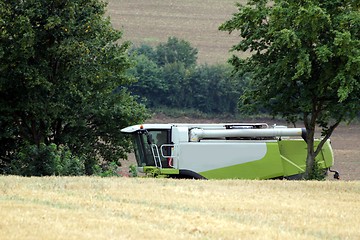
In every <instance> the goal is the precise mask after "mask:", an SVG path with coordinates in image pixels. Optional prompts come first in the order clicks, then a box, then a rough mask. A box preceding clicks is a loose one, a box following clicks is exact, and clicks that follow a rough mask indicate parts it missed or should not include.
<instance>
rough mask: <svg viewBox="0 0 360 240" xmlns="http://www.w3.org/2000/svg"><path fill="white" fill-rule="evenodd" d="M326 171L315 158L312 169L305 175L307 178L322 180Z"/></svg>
mask: <svg viewBox="0 0 360 240" xmlns="http://www.w3.org/2000/svg"><path fill="white" fill-rule="evenodd" d="M326 171H327V170H324V169H323V168H322V167H321V165H320V164H319V163H318V162H317V161H316V160H315V162H314V165H313V168H312V171H311V172H310V174H309V176H308V177H307V179H308V180H317V181H323V180H325V177H326Z"/></svg>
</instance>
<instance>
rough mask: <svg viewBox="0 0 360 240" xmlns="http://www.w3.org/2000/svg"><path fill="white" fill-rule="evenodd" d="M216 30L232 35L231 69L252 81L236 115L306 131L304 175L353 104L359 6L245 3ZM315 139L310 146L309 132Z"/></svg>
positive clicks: (303, 0) (291, 0)
mask: <svg viewBox="0 0 360 240" xmlns="http://www.w3.org/2000/svg"><path fill="white" fill-rule="evenodd" d="M237 6H238V12H237V13H235V14H234V15H233V17H232V19H230V20H228V21H227V22H225V23H224V24H222V25H221V26H220V29H221V30H224V31H229V32H230V33H231V32H233V31H238V32H239V33H240V37H241V39H240V42H239V43H238V44H237V45H235V46H233V49H232V50H234V51H250V52H251V53H252V55H251V56H250V57H249V58H247V59H240V58H239V57H238V56H233V57H232V59H231V60H230V61H231V63H232V64H233V65H234V67H235V69H236V71H238V72H244V73H246V74H248V76H251V81H250V86H249V88H248V89H247V90H246V92H245V94H244V95H243V97H242V102H241V104H243V110H244V109H246V110H252V111H253V112H256V111H259V109H264V108H265V109H267V110H268V111H270V112H271V114H273V115H280V116H283V117H284V118H286V119H287V120H288V121H290V122H296V121H298V120H302V121H303V123H304V125H305V127H306V130H307V138H306V141H307V145H308V150H307V151H308V154H307V167H306V173H305V178H309V177H310V176H311V174H312V170H313V169H314V164H315V157H316V156H317V155H318V154H319V153H320V151H321V148H322V146H323V144H324V142H325V141H326V140H327V139H329V137H330V136H331V134H332V133H333V131H334V129H335V128H336V127H337V126H338V125H339V124H340V123H341V122H342V121H349V120H352V119H353V118H354V117H355V116H356V115H357V114H358V113H359V106H360V79H359V77H360V71H359V69H360V9H359V6H360V2H359V1H352V0H300V1H299V0H275V1H267V0H252V1H249V2H248V3H247V4H246V5H241V4H238V5H237ZM317 127H319V128H321V129H322V136H323V138H322V141H321V142H320V144H318V145H317V146H314V135H315V131H316V128H317Z"/></svg>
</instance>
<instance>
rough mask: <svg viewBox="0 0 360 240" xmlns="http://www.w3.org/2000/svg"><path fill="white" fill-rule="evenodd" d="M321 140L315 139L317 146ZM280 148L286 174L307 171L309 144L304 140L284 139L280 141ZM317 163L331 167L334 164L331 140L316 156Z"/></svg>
mask: <svg viewBox="0 0 360 240" xmlns="http://www.w3.org/2000/svg"><path fill="white" fill-rule="evenodd" d="M319 142H320V141H319V140H316V141H315V144H314V145H315V148H316V147H317V145H318V144H319ZM279 149H280V154H281V159H282V163H283V166H284V176H292V175H296V174H301V173H304V172H305V169H306V156H307V145H306V142H305V141H303V140H294V139H293V140H282V141H279ZM316 161H317V163H318V164H319V165H320V167H321V168H324V169H325V168H329V167H331V166H332V165H333V152H332V149H331V146H330V141H327V142H326V143H325V144H324V146H323V148H322V151H321V152H320V153H319V154H318V156H317V157H316Z"/></svg>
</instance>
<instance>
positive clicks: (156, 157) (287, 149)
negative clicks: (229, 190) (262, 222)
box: [121, 123, 334, 179]
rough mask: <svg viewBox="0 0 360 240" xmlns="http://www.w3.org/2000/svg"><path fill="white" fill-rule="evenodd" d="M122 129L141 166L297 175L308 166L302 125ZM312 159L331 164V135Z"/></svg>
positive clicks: (218, 175) (177, 171) (244, 175)
mask: <svg viewBox="0 0 360 240" xmlns="http://www.w3.org/2000/svg"><path fill="white" fill-rule="evenodd" d="M121 131H122V132H123V133H127V134H131V135H132V137H133V145H134V152H135V157H136V160H137V164H138V171H139V172H145V173H151V174H154V175H159V176H163V175H166V176H169V177H179V178H196V179H232V178H238V179H272V178H288V179H296V178H300V177H301V175H302V174H303V173H304V172H305V169H306V154H307V145H306V142H305V139H306V131H305V129H302V128H287V127H285V126H275V125H274V126H272V127H269V126H268V125H267V124H265V123H224V124H143V125H134V126H130V127H127V128H124V129H122V130H121ZM318 143H319V140H316V141H315V144H316V145H317V144H318ZM316 160H317V163H319V165H320V167H321V168H322V169H324V170H327V169H329V168H330V167H331V166H332V165H333V163H334V161H333V151H332V148H331V145H330V141H327V142H326V143H325V144H324V146H323V148H322V150H321V153H320V154H318V156H317V158H316Z"/></svg>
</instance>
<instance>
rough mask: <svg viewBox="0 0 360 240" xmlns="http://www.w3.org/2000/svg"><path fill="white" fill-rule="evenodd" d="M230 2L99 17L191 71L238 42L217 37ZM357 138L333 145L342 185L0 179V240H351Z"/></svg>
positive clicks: (358, 210) (149, 4) (172, 0)
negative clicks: (176, 50)
mask: <svg viewBox="0 0 360 240" xmlns="http://www.w3.org/2000/svg"><path fill="white" fill-rule="evenodd" d="M234 2H235V1H232V0H231V1H230V0H221V1H216V0H197V1H193V0H166V1H165V0H164V1H161V0H109V7H108V14H109V15H110V16H111V18H112V22H113V24H114V26H115V27H116V28H118V29H123V30H124V39H125V40H130V41H132V42H134V43H135V44H139V43H146V44H151V45H156V44H158V43H159V42H165V41H166V40H167V38H168V37H169V36H176V37H179V38H182V39H185V40H187V41H189V42H191V44H192V45H193V46H194V47H196V48H198V50H199V63H205V62H207V63H209V64H212V63H223V62H225V61H226V59H227V58H228V57H229V56H230V54H229V53H228V50H229V49H230V47H231V45H233V44H234V43H236V42H237V41H238V39H237V37H236V36H229V35H228V34H227V33H223V32H219V31H218V30H217V28H218V26H219V25H220V24H221V23H222V22H224V21H225V20H227V19H229V18H230V16H231V14H232V13H233V12H235V11H236V8H235V7H234ZM235 120H236V119H235ZM235 120H234V119H231V120H229V119H189V118H186V117H182V118H169V117H167V116H163V115H155V116H154V117H153V118H152V119H149V120H148V122H162V123H166V122H219V121H221V122H225V121H235ZM253 121H255V122H259V121H262V120H253ZM266 122H269V121H266ZM270 123H271V122H270ZM278 123H279V122H278ZM359 134H360V125H359V124H351V125H349V126H347V125H341V126H340V127H339V128H338V129H337V130H336V131H335V133H334V134H333V137H332V143H333V148H334V152H335V160H336V163H335V166H334V169H337V170H339V171H340V172H341V177H342V179H343V180H346V181H322V182H314V181H244V180H227V181H193V180H174V179H147V178H98V177H46V178H34V177H33V178H23V177H15V176H0V239H6V240H11V239H16V240H18V239H77V240H78V239H354V240H355V239H360V231H359V227H360V225H359V222H360V200H359V199H360V181H352V180H360V150H359V145H360V144H359V142H360V141H359V140H360V139H359V136H360V135H359ZM133 162H134V158H133V156H132V155H130V160H129V161H123V165H124V172H126V167H128V166H129V165H130V164H131V163H133Z"/></svg>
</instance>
